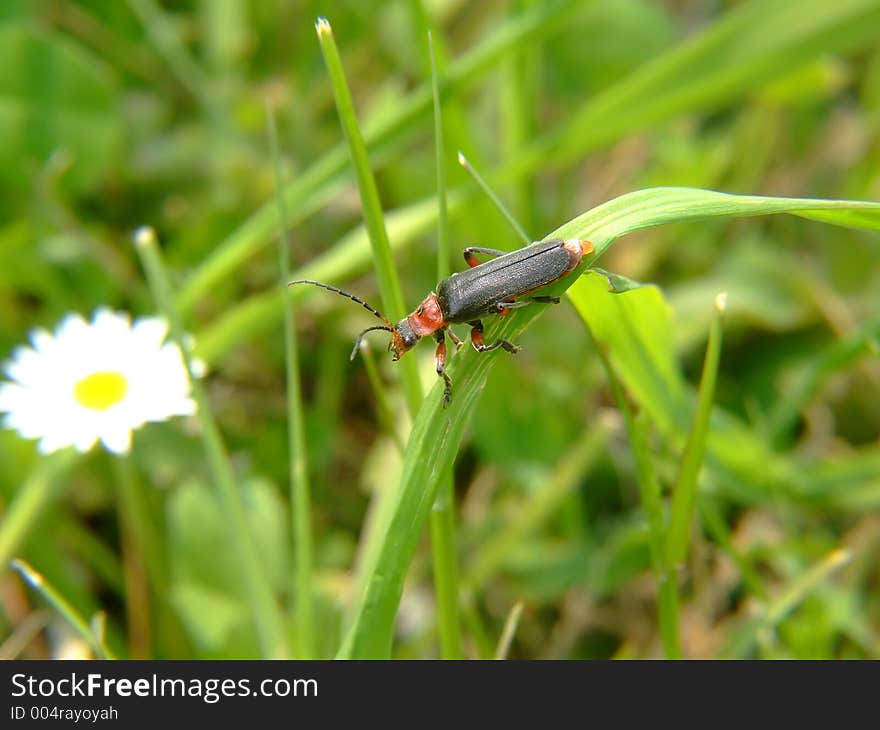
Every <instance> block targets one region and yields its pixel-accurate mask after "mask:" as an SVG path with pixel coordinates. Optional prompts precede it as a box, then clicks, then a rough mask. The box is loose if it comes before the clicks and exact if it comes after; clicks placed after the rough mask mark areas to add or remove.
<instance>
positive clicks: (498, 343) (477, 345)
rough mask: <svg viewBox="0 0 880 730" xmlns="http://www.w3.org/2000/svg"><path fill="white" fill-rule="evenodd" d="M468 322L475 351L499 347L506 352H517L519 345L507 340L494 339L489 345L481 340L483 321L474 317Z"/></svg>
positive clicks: (487, 350) (488, 350)
mask: <svg viewBox="0 0 880 730" xmlns="http://www.w3.org/2000/svg"><path fill="white" fill-rule="evenodd" d="M468 324H469V325H470V326H471V327H472V329H471V344H472V345H473V346H474V349H475V350H476V351H477V352H491V351H492V350H496V349H498V348H499V347H501V348H503V349H505V350H506V351H507V352H511V353H515V352H519V347H518V346H517V345H514V344H513V343H512V342H508V341H507V340H495V342H492V343H491V344H489V345H487V344H486V343H485V342H483V323H482V322H481V321H480V320H478V319H475V320H474V321H473V322H468Z"/></svg>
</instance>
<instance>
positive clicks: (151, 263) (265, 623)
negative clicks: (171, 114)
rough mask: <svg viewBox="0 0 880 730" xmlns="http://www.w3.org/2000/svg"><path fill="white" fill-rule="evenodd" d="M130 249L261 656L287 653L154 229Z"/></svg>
mask: <svg viewBox="0 0 880 730" xmlns="http://www.w3.org/2000/svg"><path fill="white" fill-rule="evenodd" d="M135 248H136V249H137V252H138V255H139V256H140V259H141V264H142V265H143V268H144V271H145V272H146V275H147V281H148V283H149V285H150V289H151V291H152V293H153V297H154V298H155V300H156V304H157V306H158V307H159V310H160V311H161V312H162V314H163V316H164V317H165V319H166V320H167V321H168V322H169V325H170V329H171V338H172V340H173V341H174V342H175V343H176V344H177V346H178V347H179V348H180V351H181V353H183V359H184V363H185V364H186V369H187V373H188V374H189V381H190V389H191V391H192V396H193V400H194V401H195V403H196V415H197V417H198V419H199V425H200V426H201V436H202V443H203V446H204V449H205V456H206V458H207V461H208V466H209V468H210V470H211V474H212V476H213V478H214V482H215V484H216V486H217V490H218V492H219V496H220V499H221V501H222V504H223V506H224V509H225V510H226V515H227V517H228V519H229V524H230V532H231V533H232V539H233V540H234V541H235V543H236V547H237V552H238V555H239V557H240V561H241V562H240V566H239V567H240V569H241V573H242V581H243V583H244V585H245V586H246V593H247V597H248V600H249V602H250V607H251V611H252V613H253V617H254V624H255V625H256V627H257V632H258V633H259V636H260V644H261V649H262V651H263V654H264V656H266V657H267V658H269V657H279V656H287V655H289V651H288V648H287V636H286V630H285V627H284V621H283V619H282V617H281V612H280V610H279V607H278V604H277V603H276V600H275V596H274V595H273V592H272V588H271V586H270V585H269V581H268V576H267V574H266V568H265V565H264V564H263V562H262V561H261V559H260V556H259V554H258V553H257V551H256V547H255V545H254V541H253V538H252V536H251V534H250V529H249V527H248V524H247V521H246V519H245V515H246V511H247V509H246V505H245V503H244V500H243V499H242V494H241V492H240V491H239V489H238V485H237V484H236V481H235V476H234V474H233V470H232V465H231V464H230V463H229V457H228V455H227V453H226V446H225V445H224V443H223V438H222V436H221V435H220V429H219V428H218V426H217V423H216V421H215V420H214V417H213V415H212V413H211V410H210V408H209V405H208V396H207V394H206V393H205V391H204V389H203V387H202V384H201V382H200V381H199V379H198V378H197V377H196V375H195V372H194V371H193V363H192V354H191V353H190V347H189V345H188V343H187V341H186V338H185V337H184V334H183V327H182V326H181V323H180V315H179V314H178V312H177V309H176V307H175V304H174V296H173V293H172V290H171V284H170V282H169V279H168V273H167V271H166V270H165V265H164V263H163V262H162V259H161V254H160V253H159V247H158V242H157V241H156V234H155V232H154V231H153V230H152V229H151V228H141V229H139V230H138V231H137V232H136V233H135Z"/></svg>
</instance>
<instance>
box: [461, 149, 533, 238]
mask: <svg viewBox="0 0 880 730" xmlns="http://www.w3.org/2000/svg"><path fill="white" fill-rule="evenodd" d="M458 164H459V165H461V166H462V167H463V168H464V169H465V171H466V172H467V174H468V175H470V176H471V177H472V178H473V179H474V182H476V183H477V185H479V187H480V190H482V191H483V192H484V193H485V194H486V195H487V196H488V198H489V200H491V201H492V203H493V204H494V205H495V207H496V208H497V209H498V211H499V212H500V213H501V215H503V216H504V218H505V220H506V221H507V222H508V223H510V227H511V228H513V230H514V231H516V235H517V236H519V237H520V239H521V240H522V242H523V243H525V244H526V245H528V244H530V243H531V242H532V239H531V238H530V237H529V234H528V233H526V232H525V231H524V230H523V227H522V226H521V225H520V224H519V222H518V221H517V220H516V218H514V216H513V214H512V213H511V212H510V211H509V210H508V209H507V206H506V205H505V204H504V202H503V201H502V200H501V198H499V197H498V195H496V194H495V191H494V190H492V188H491V187H490V186H489V184H488V183H487V182H486V181H485V180H484V179H483V176H482V175H480V173H479V172H477V170H476V168H475V167H474V166H473V165H472V164H471V163H470V162H469V161H468V159H467V157H465V156H464V153H463V152H462V151H461V150H459V152H458Z"/></svg>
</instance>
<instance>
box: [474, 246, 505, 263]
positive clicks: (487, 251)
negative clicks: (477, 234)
mask: <svg viewBox="0 0 880 730" xmlns="http://www.w3.org/2000/svg"><path fill="white" fill-rule="evenodd" d="M475 253H484V254H486V255H487V256H492V257H493V258H495V257H496V256H504V254H506V253H510V252H509V251H499V250H498V249H497V248H483V247H482V246H468V247H467V248H466V249H465V250H464V260H465V261H466V262H467V265H468V266H470V267H471V268H474V266H479V265H480V264H481V263H482V262H481V261H480V259H478V258H477V257H476V256H474V254H475Z"/></svg>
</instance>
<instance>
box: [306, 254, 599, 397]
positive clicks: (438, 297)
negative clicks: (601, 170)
mask: <svg viewBox="0 0 880 730" xmlns="http://www.w3.org/2000/svg"><path fill="white" fill-rule="evenodd" d="M593 250H594V249H593V244H591V243H590V242H589V241H581V240H577V239H568V240H564V239H561V238H551V239H548V240H546V241H537V242H535V243H532V244H530V245H528V246H525V247H523V248H520V249H517V250H516V251H510V252H506V251H499V250H497V249H494V248H482V247H479V246H469V247H468V248H466V249H464V260H465V261H466V262H467V264H468V266H469V267H470V268H468V269H466V270H465V271H460V272H458V273H455V274H452V275H451V276H449V277H447V278H446V279H443V281H441V282H440V283H439V284H437V291H436V292H431V293H430V294H428V296H427V297H425V299H424V300H423V301H422V303H421V304H420V305H419V306H418V307H417V308H416V310H415V311H414V312H412V314H409V315H407V316H406V317H404V318H403V319H401V320H400V321H399V322H398V323H397V324H394V323H392V322H391V320H389V319H388V318H387V317H386V316H385V315H384V314H382V313H381V312H379V311H378V310H377V309H375V308H374V307H372V306H371V305H370V304H368V303H367V302H365V301H364V300H363V299H361V298H360V297H356V296H355V295H354V294H350V293H349V292H347V291H344V290H342V289H337V288H336V287H335V286H331V285H330V284H324V283H322V282H320V281H314V280H313V279H297V280H296V281H291V282H290V284H289V286H293V285H294V284H311V285H313V286H319V287H322V288H323V289H328V290H330V291H332V292H335V293H337V294H339V295H341V296H343V297H347V298H348V299H351V300H353V301H355V302H357V303H358V304H360V305H361V306H363V307H364V308H365V309H366V310H367V311H368V312H370V313H371V314H373V315H374V316H375V317H377V318H378V319H380V320H382V322H383V323H384V324H382V325H376V326H373V327H367V328H366V329H365V330H364V331H363V332H361V333H360V334H359V335H358V336H357V340H356V341H355V344H354V349H353V350H352V351H351V359H354V356H355V355H356V354H357V351H358V348H359V347H360V344H361V340H362V339H363V337H364V335H365V334H367V332H372V331H374V330H384V331H386V332H390V333H391V342H389V343H388V349H389V351H391V353H392V359H393V360H394V361H397V360H399V359H400V358H401V357H403V355H404V354H405V353H406V352H408V351H409V350H410V349H412V347H414V346H415V344H416V343H417V342H418V341H419V340H420V339H422V337H427V336H428V335H433V336H434V340H435V341H436V342H437V350H436V352H435V353H434V365H435V368H436V370H437V375H439V376H440V377H441V378H443V382H444V386H445V387H444V389H443V406H444V408H445V407H446V406H447V405H448V404H449V401H450V400H451V398H452V380H451V379H450V377H449V375H448V374H447V373H446V335H447V334H448V335H449V338H450V339H451V340H452V341H453V342H454V343H455V345H456V347H459V348H460V347H461V346H462V344H463V343H462V341H461V340H460V339H459V338H458V337H456V335H455V333H454V332H453V331H452V330H451V329H449V325H451V324H457V323H466V324H469V325H470V326H471V344H472V345H473V347H474V349H475V350H476V351H477V352H491V351H492V350H496V349H498V348H499V347H500V348H502V349H504V350H506V351H507V352H510V353H515V352H517V351H518V350H519V347H517V346H516V345H514V344H512V343H510V342H508V341H507V340H502V339H498V340H495V341H494V342H492V343H490V344H488V345H487V344H486V343H485V341H484V340H483V322H482V318H483V317H485V316H488V315H492V314H495V315H498V316H501V317H504V316H505V315H507V314H508V313H509V312H510V310H512V309H517V308H519V307H525V306H528V305H529V304H535V303H542V304H558V303H559V297H552V296H528V295H530V294H531V293H532V292H534V291H537V290H538V289H541V288H543V287H545V286H547V285H548V284H552V283H553V282H555V281H559V280H560V279H562V278H564V277H566V276H568V275H569V274H570V273H571V272H572V271H574V270H575V268H577V265H578V264H579V263H580V262H581V259H582V258H583V257H584V256H586V255H587V254H590V253H592V252H593ZM477 254H483V255H485V256H491V257H492V258H491V259H490V260H488V261H480V259H479V258H478V257H477Z"/></svg>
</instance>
